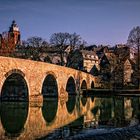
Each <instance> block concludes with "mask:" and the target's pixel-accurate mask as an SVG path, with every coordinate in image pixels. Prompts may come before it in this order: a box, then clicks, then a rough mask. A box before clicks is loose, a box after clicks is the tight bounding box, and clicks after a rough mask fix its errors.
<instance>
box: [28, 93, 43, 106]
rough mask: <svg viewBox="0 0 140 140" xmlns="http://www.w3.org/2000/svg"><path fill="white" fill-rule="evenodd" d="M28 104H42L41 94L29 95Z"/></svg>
mask: <svg viewBox="0 0 140 140" xmlns="http://www.w3.org/2000/svg"><path fill="white" fill-rule="evenodd" d="M29 104H30V106H40V107H42V106H43V95H42V94H35V95H30V96H29Z"/></svg>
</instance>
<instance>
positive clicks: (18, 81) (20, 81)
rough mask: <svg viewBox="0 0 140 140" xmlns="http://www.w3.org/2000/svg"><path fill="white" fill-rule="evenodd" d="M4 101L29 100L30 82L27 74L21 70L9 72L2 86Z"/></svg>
mask: <svg viewBox="0 0 140 140" xmlns="http://www.w3.org/2000/svg"><path fill="white" fill-rule="evenodd" d="M1 86H2V87H1V99H2V100H21V101H28V100H29V89H28V87H29V86H28V82H27V79H26V77H25V74H24V73H23V72H22V71H21V70H19V69H12V70H10V71H8V72H7V73H6V74H5V75H4V78H3V81H2V85H1Z"/></svg>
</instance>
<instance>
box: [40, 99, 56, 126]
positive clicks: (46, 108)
mask: <svg viewBox="0 0 140 140" xmlns="http://www.w3.org/2000/svg"><path fill="white" fill-rule="evenodd" d="M57 109H58V98H45V99H44V100H43V107H42V114H43V117H44V119H45V120H46V122H47V123H51V122H52V121H53V120H54V118H55V116H56V113H57Z"/></svg>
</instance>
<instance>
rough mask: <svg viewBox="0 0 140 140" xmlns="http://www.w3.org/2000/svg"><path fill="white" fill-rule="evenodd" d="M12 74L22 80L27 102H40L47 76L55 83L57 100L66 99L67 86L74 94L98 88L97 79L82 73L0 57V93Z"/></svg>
mask: <svg viewBox="0 0 140 140" xmlns="http://www.w3.org/2000/svg"><path fill="white" fill-rule="evenodd" d="M12 74H18V75H20V76H21V77H22V78H23V79H24V81H25V83H26V85H27V89H28V96H29V101H42V99H43V98H42V97H43V96H42V88H43V83H44V81H45V79H46V78H47V76H50V77H51V78H52V79H54V80H55V81H56V84H57V87H58V88H57V89H58V92H57V93H58V97H59V98H60V97H62V96H67V97H68V92H67V91H68V86H69V85H70V86H71V85H73V86H75V91H76V93H78V92H79V91H80V90H81V89H84V88H86V89H90V88H94V87H97V86H98V83H97V81H98V78H96V77H94V76H92V75H90V74H87V73H85V72H82V71H78V70H75V69H72V68H68V67H63V66H58V65H54V64H49V63H44V62H38V61H32V60H25V59H18V58H11V57H2V56H0V91H2V88H3V85H4V83H5V81H6V79H7V78H8V77H10V75H12ZM69 83H70V84H69Z"/></svg>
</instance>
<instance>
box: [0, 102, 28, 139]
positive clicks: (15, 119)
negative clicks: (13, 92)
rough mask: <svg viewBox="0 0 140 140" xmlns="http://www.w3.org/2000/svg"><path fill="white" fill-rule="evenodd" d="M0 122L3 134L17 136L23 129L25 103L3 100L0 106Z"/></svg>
mask: <svg viewBox="0 0 140 140" xmlns="http://www.w3.org/2000/svg"><path fill="white" fill-rule="evenodd" d="M0 108H1V109H0V116H1V123H2V126H3V128H4V129H5V136H8V137H9V138H11V137H17V136H19V135H20V134H21V133H22V132H23V131H24V124H25V122H26V119H27V115H28V104H27V103H19V102H18V103H16V102H5V103H1V106H0Z"/></svg>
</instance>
